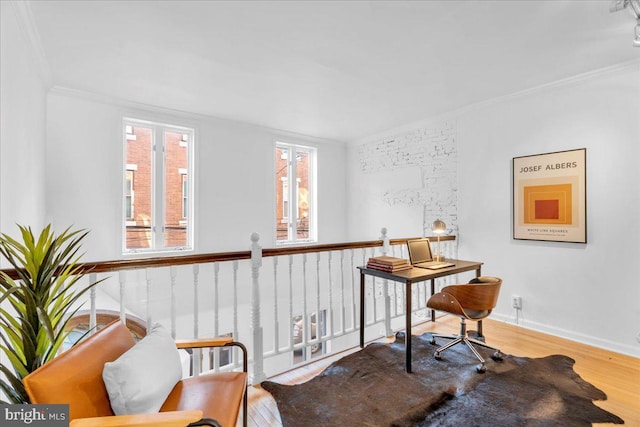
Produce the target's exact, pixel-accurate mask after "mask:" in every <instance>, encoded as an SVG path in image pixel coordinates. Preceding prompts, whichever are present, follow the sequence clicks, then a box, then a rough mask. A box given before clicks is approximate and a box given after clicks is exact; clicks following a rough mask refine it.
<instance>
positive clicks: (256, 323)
mask: <svg viewBox="0 0 640 427" xmlns="http://www.w3.org/2000/svg"><path fill="white" fill-rule="evenodd" d="M259 240H260V236H259V235H258V233H252V234H251V279H252V286H251V329H252V334H253V373H252V377H251V383H252V384H259V383H261V382H262V381H264V380H265V379H266V378H267V376H266V375H265V373H264V369H263V362H264V360H263V359H264V355H263V342H262V326H261V325H260V283H259V277H260V267H262V247H261V246H260V245H259V244H258V241H259Z"/></svg>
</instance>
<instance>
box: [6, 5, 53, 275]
mask: <svg viewBox="0 0 640 427" xmlns="http://www.w3.org/2000/svg"><path fill="white" fill-rule="evenodd" d="M20 6H21V5H20V4H14V3H8V2H0V18H1V20H2V21H1V23H0V43H1V45H0V93H1V94H2V96H1V97H0V123H2V126H0V169H1V170H2V175H1V177H0V231H1V232H3V233H7V234H9V235H12V236H17V235H18V233H19V232H18V228H17V227H16V223H19V224H22V225H28V226H32V227H33V229H34V232H38V231H39V230H40V228H41V227H42V225H43V221H44V206H45V191H44V180H45V179H44V177H45V148H44V147H45V117H46V110H45V96H46V82H45V80H46V79H44V78H43V77H42V73H43V70H41V69H39V67H40V66H41V64H39V63H38V60H37V53H36V52H35V51H34V49H33V45H32V43H31V42H30V39H29V33H28V31H29V29H28V28H25V27H24V26H23V25H24V24H23V21H22V20H20V19H19V18H18V16H19V14H20V13H23V12H24V11H23V10H22V9H20ZM2 262H3V263H4V262H5V261H4V260H2ZM3 265H4V264H3Z"/></svg>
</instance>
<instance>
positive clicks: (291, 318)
mask: <svg viewBox="0 0 640 427" xmlns="http://www.w3.org/2000/svg"><path fill="white" fill-rule="evenodd" d="M287 324H288V329H289V348H290V349H293V255H289V317H288V318H287Z"/></svg>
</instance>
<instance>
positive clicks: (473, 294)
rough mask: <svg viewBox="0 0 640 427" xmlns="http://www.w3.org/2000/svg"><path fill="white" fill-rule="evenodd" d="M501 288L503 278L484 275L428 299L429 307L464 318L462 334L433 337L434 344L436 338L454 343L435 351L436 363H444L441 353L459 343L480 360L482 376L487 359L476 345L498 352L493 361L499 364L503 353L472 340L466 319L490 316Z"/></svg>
mask: <svg viewBox="0 0 640 427" xmlns="http://www.w3.org/2000/svg"><path fill="white" fill-rule="evenodd" d="M501 285H502V279H499V278H497V277H489V276H481V277H477V278H475V279H473V280H471V281H470V282H469V284H461V285H450V286H445V287H444V288H442V290H441V291H440V292H438V293H436V294H434V295H433V296H432V297H431V298H429V300H428V301H427V307H429V308H431V309H434V310H439V311H444V312H447V313H451V314H456V315H458V316H460V319H461V320H460V332H459V334H458V335H440V334H432V337H431V344H435V343H436V341H435V339H436V337H438V338H447V339H451V340H452V341H450V342H449V343H447V344H445V345H443V346H442V347H440V348H438V349H437V350H436V351H435V353H434V357H435V358H436V359H437V360H442V356H441V354H442V352H444V351H445V350H447V349H448V348H450V347H453V346H454V345H456V344H458V343H462V344H465V345H466V346H467V347H469V348H470V349H471V351H472V352H473V354H474V355H475V356H476V357H477V358H478V360H480V364H479V365H478V366H476V371H478V372H479V373H484V372H485V371H486V367H485V360H484V358H483V357H482V356H481V355H480V353H478V350H476V349H475V348H474V346H473V344H475V345H479V346H481V347H486V348H489V349H492V350H495V353H493V355H492V356H491V357H492V359H493V360H496V361H500V360H502V353H501V352H500V350H498V349H496V348H494V347H491V346H488V345H487V344H485V343H484V342H481V341H478V340H475V339H471V338H469V336H468V335H467V324H466V320H467V319H469V320H476V321H479V320H482V319H484V318H485V317H487V316H489V314H491V311H492V310H493V308H494V307H495V306H496V302H497V301H498V294H499V292H500V286H501Z"/></svg>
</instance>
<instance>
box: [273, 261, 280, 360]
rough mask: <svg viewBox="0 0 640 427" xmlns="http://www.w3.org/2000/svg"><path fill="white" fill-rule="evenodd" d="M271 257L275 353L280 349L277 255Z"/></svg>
mask: <svg viewBox="0 0 640 427" xmlns="http://www.w3.org/2000/svg"><path fill="white" fill-rule="evenodd" d="M272 258H273V313H274V314H273V316H274V334H273V349H274V351H275V352H276V353H278V352H279V351H280V344H279V332H280V323H279V322H278V257H275V256H274V257H272Z"/></svg>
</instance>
